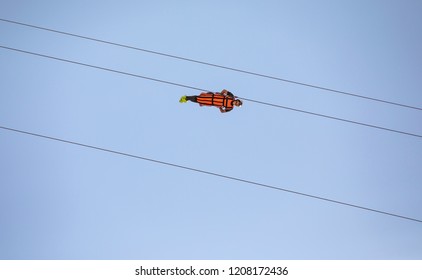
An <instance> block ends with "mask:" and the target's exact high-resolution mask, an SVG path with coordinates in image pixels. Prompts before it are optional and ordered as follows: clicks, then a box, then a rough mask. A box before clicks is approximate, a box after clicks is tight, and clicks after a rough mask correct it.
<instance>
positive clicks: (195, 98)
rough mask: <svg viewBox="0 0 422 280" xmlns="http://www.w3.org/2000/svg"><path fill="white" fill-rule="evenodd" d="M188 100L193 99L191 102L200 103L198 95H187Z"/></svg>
mask: <svg viewBox="0 0 422 280" xmlns="http://www.w3.org/2000/svg"><path fill="white" fill-rule="evenodd" d="M186 100H188V101H191V102H195V103H198V101H197V96H196V95H192V96H186Z"/></svg>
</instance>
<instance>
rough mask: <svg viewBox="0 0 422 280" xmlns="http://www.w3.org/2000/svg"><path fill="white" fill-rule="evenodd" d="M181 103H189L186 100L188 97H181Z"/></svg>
mask: <svg viewBox="0 0 422 280" xmlns="http://www.w3.org/2000/svg"><path fill="white" fill-rule="evenodd" d="M179 102H180V103H186V102H188V101H187V100H186V95H183V96H182V97H180V100H179Z"/></svg>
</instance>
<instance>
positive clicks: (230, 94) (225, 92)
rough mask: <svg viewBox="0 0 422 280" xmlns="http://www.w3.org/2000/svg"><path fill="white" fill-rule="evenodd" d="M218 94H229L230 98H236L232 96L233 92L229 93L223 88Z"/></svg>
mask: <svg viewBox="0 0 422 280" xmlns="http://www.w3.org/2000/svg"><path fill="white" fill-rule="evenodd" d="M220 94H222V95H224V96H230V97H231V98H236V96H234V95H233V93H231V92H230V91H228V90H227V89H223V90H222V91H221V93H220Z"/></svg>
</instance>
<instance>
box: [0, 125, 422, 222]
mask: <svg viewBox="0 0 422 280" xmlns="http://www.w3.org/2000/svg"><path fill="white" fill-rule="evenodd" d="M0 129H3V130H7V131H11V132H15V133H19V134H25V135H30V136H34V137H39V138H44V139H47V140H51V141H56V142H62V143H66V144H71V145H74V146H79V147H84V148H89V149H93V150H98V151H102V152H107V153H111V154H115V155H120V156H125V157H130V158H135V159H139V160H144V161H149V162H153V163H157V164H161V165H166V166H171V167H176V168H179V169H184V170H189V171H193V172H197V173H202V174H206V175H211V176H215V177H220V178H224V179H228V180H232V181H238V182H242V183H246V184H250V185H255V186H258V187H264V188H268V189H273V190H277V191H283V192H287V193H291V194H295V195H300V196H305V197H308V198H313V199H318V200H321V201H325V202H330V203H335V204H340V205H343V206H348V207H353V208H358V209H361V210H365V211H370V212H375V213H378V214H383V215H388V216H392V217H396V218H401V219H406V220H410V221H413V222H418V223H422V220H419V219H415V218H411V217H407V216H402V215H398V214H394V213H390V212H385V211H380V210H376V209H373V208H368V207H364V206H359V205H356V204H351V203H347V202H342V201H339V200H334V199H329V198H325V197H321V196H316V195H311V194H307V193H302V192H298V191H293V190H289V189H285V188H280V187H277V186H273V185H268V184H263V183H259V182H254V181H250V180H245V179H241V178H237V177H233V176H228V175H223V174H220V173H216V172H210V171H206V170H202V169H197V168H193V167H188V166H183V165H179V164H175V163H170V162H166V161H162V160H156V159H152V158H147V157H143V156H138V155H134V154H129V153H125V152H120V151H116V150H110V149H106V148H101V147H98V146H92V145H87V144H83V143H79V142H74V141H69V140H65V139H60V138H56V137H51V136H47V135H42V134H38V133H33V132H29V131H24V130H18V129H14V128H10V127H5V126H0Z"/></svg>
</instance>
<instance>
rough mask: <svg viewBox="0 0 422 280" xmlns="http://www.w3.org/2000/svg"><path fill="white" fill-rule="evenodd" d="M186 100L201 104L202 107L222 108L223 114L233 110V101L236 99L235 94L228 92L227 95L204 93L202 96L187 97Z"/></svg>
mask: <svg viewBox="0 0 422 280" xmlns="http://www.w3.org/2000/svg"><path fill="white" fill-rule="evenodd" d="M186 100H189V101H191V102H195V103H199V105H200V106H215V107H218V108H220V110H222V112H229V111H231V110H233V107H234V105H233V101H234V100H235V97H234V95H233V93H231V92H227V94H226V95H223V94H221V93H213V92H203V93H201V94H200V95H194V96H186Z"/></svg>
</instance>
